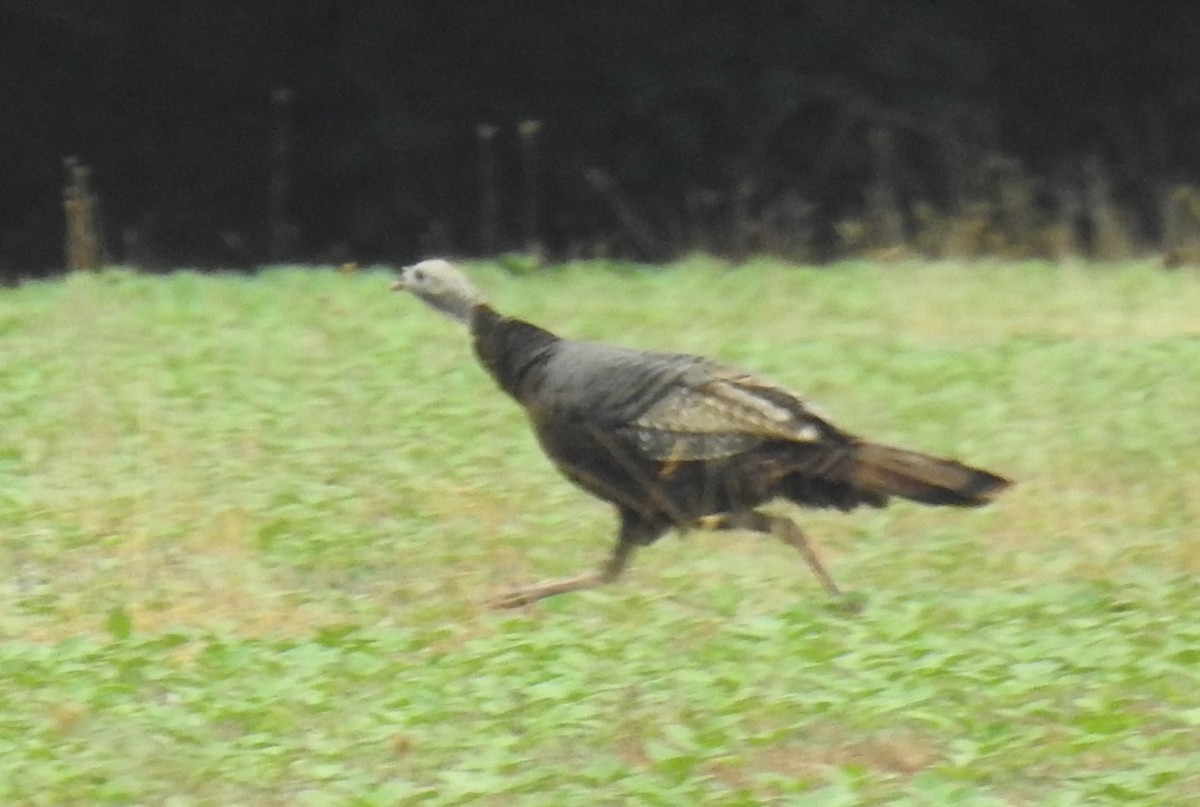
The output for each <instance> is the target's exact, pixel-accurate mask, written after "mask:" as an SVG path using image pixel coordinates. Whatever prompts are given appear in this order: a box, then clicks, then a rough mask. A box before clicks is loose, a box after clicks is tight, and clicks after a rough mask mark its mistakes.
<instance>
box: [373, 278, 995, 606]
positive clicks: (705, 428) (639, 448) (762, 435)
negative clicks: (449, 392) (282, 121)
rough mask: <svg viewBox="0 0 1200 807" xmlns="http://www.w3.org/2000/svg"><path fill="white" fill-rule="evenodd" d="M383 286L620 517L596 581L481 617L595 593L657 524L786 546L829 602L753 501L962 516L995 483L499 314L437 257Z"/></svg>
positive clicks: (719, 368) (725, 381) (728, 374)
mask: <svg viewBox="0 0 1200 807" xmlns="http://www.w3.org/2000/svg"><path fill="white" fill-rule="evenodd" d="M392 288H393V289H394V290H399V289H402V290H406V291H409V292H412V293H413V294H414V295H416V296H417V297H419V298H420V299H421V300H423V301H424V302H426V303H428V304H429V305H430V306H432V307H433V308H435V309H437V310H438V311H441V312H442V313H444V314H446V315H448V316H450V317H451V318H453V319H455V320H457V321H458V322H461V323H463V324H465V325H467V326H468V327H469V328H470V331H471V336H472V339H473V342H474V348H475V354H476V356H478V358H479V360H480V361H481V362H482V363H483V366H484V367H485V368H486V369H487V371H488V372H489V373H490V374H491V375H492V377H493V378H494V379H495V380H496V383H498V384H499V385H500V387H501V388H502V389H503V390H504V391H505V392H507V393H508V394H509V395H511V396H512V397H513V398H515V399H516V400H517V402H518V403H520V404H521V406H522V407H524V409H525V412H526V413H527V414H528V416H529V419H530V421H531V423H532V425H533V429H534V431H535V432H536V434H537V438H538V441H539V442H540V443H541V446H542V448H543V450H544V451H545V452H546V454H547V455H548V456H549V457H550V459H551V460H552V461H553V462H554V464H555V465H556V466H557V467H558V469H559V470H560V471H561V472H562V473H563V474H565V475H566V477H567V478H568V479H570V480H571V481H572V482H574V483H575V484H577V485H578V486H579V487H581V488H583V489H584V490H586V491H588V492H590V493H592V494H594V495H595V496H598V497H600V498H601V499H604V500H605V501H607V502H609V503H611V504H612V505H613V506H614V507H615V508H616V510H617V514H618V517H619V519H620V527H619V530H618V533H617V543H616V547H615V548H614V550H613V552H612V555H611V556H610V557H609V558H608V560H607V562H606V563H605V564H604V565H603V567H602V568H601V569H600V570H598V571H596V572H592V573H588V574H582V575H579V576H577V577H571V578H566V579H562V580H553V581H549V582H543V583H538V584H534V585H530V586H526V587H523V588H518V589H515V590H513V591H510V592H508V593H506V594H504V595H502V596H500V597H498V598H496V599H495V600H494V601H493V604H494V605H495V606H497V607H515V606H519V605H524V604H526V603H530V602H533V601H535V600H539V599H541V598H543V597H548V596H550V595H553V594H561V593H563V592H567V591H576V590H579V589H584V588H592V587H595V586H598V585H601V584H604V583H609V582H611V581H613V580H615V579H616V578H617V576H618V575H620V574H621V571H622V570H623V569H624V568H625V565H626V564H627V562H628V561H629V558H630V555H631V554H632V553H633V550H634V549H635V548H637V547H639V546H646V545H649V544H651V543H653V542H654V541H656V540H657V539H658V538H660V537H661V536H662V535H663V534H664V533H666V532H667V531H668V530H670V529H671V528H673V527H674V528H680V529H687V528H689V527H700V528H706V529H715V530H731V529H746V530H754V531H757V532H762V533H770V534H772V535H774V536H776V537H777V538H779V539H780V540H782V541H783V542H785V543H787V544H790V545H791V546H793V547H795V548H796V549H797V550H799V551H800V552H801V554H802V555H803V556H804V559H805V560H806V561H807V562H808V565H809V566H810V567H811V568H812V570H813V572H814V573H815V574H816V576H817V578H818V579H819V580H820V581H821V583H822V585H824V587H825V589H826V590H827V591H828V592H829V593H830V594H831V595H833V596H835V597H840V596H841V592H840V591H839V589H838V587H837V585H836V584H835V583H834V582H833V580H832V578H830V576H829V574H828V573H827V572H826V571H825V568H824V566H822V564H821V562H820V560H819V559H818V558H817V556H816V554H815V553H814V552H813V550H812V548H811V547H810V546H809V543H808V541H807V539H806V538H805V536H804V534H803V533H802V532H801V531H800V528H799V527H797V526H796V524H795V523H794V522H792V521H791V520H790V519H788V518H786V517H783V516H779V515H773V514H768V513H765V512H763V511H761V510H759V509H757V508H758V507H759V506H760V505H763V504H766V503H767V502H769V501H771V500H773V499H787V500H790V501H792V502H795V503H796V504H799V505H804V506H807V507H820V508H837V509H839V510H851V509H853V508H855V507H859V506H864V505H865V506H869V507H882V506H883V505H885V504H887V502H888V499H889V497H891V496H900V497H902V498H906V499H911V500H913V501H917V502H922V503H924V504H931V505H955V506H965V507H973V506H977V505H982V504H985V503H987V502H989V501H991V499H992V498H993V497H995V496H996V495H997V494H998V493H999V492H1000V491H1002V490H1004V488H1006V487H1008V485H1009V484H1010V483H1009V481H1008V480H1006V479H1004V478H1002V477H1000V476H997V475H996V474H993V473H989V472H987V471H983V470H980V469H977V468H971V467H969V466H966V465H963V464H961V463H958V462H955V461H953V460H946V459H938V458H936V457H930V456H926V455H924V454H919V453H917V452H914V451H906V450H904V449H899V448H892V447H889V446H884V445H879V444H877V443H871V442H868V441H865V440H863V439H861V438H859V437H856V436H854V435H852V434H849V433H847V432H844V431H841V430H840V429H838V428H836V427H835V426H833V425H832V424H831V423H829V422H828V421H827V420H825V419H824V418H823V417H821V416H819V415H817V414H816V413H815V412H814V411H813V410H812V409H811V408H810V407H809V406H808V405H807V404H806V403H804V401H802V400H801V399H800V398H798V397H796V396H795V395H793V394H792V393H790V392H788V391H787V390H785V389H783V388H781V387H778V386H775V385H774V384H771V383H770V382H768V381H764V380H762V379H760V378H756V377H755V376H753V375H750V374H748V373H746V372H743V371H742V370H739V369H736V368H733V367H730V366H727V365H723V364H719V363H717V362H715V361H711V360H709V359H705V358H701V357H699V356H689V355H685V354H678V353H657V352H648V351H642V350H632V349H629V348H621V347H613V346H610V345H603V344H597V343H593V342H576V341H571V340H568V339H563V338H560V337H558V336H556V335H554V334H553V333H550V332H549V331H546V330H543V329H542V328H539V327H537V326H536V325H531V324H529V323H528V322H523V321H522V320H519V319H512V318H510V317H506V316H504V315H502V314H499V313H497V312H496V311H495V310H494V309H493V308H492V307H491V306H489V305H488V304H487V303H486V302H484V301H483V298H482V296H481V295H480V293H479V292H478V290H477V289H476V288H475V286H474V285H473V284H472V283H471V281H470V280H469V279H468V278H467V276H466V275H465V274H464V273H463V272H462V271H460V270H459V269H458V268H457V267H455V266H454V265H453V264H451V263H448V262H447V261H444V260H440V259H434V260H426V261H422V262H420V263H417V264H415V265H413V266H407V267H404V268H402V269H401V270H400V272H399V275H398V277H397V280H396V282H395V284H394V285H393V286H392Z"/></svg>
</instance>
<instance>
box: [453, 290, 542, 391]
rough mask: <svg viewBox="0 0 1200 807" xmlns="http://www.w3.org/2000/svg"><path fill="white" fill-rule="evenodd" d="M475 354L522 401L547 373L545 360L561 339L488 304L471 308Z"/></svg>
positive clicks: (497, 380) (498, 380)
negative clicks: (500, 312) (503, 313)
mask: <svg viewBox="0 0 1200 807" xmlns="http://www.w3.org/2000/svg"><path fill="white" fill-rule="evenodd" d="M471 336H472V338H473V340H474V348H475V355H476V356H478V357H479V361H480V362H481V363H482V364H483V366H484V367H485V368H487V371H488V372H489V373H490V374H491V376H492V378H494V379H496V383H497V384H499V385H500V388H501V389H503V390H504V391H505V392H507V393H508V394H509V395H511V396H512V397H513V398H515V399H517V400H518V401H520V402H521V403H523V404H527V403H528V402H529V401H530V397H531V396H532V395H533V394H534V392H535V390H536V389H537V388H538V387H539V385H540V384H541V382H542V381H543V379H544V377H545V371H546V363H547V362H548V361H549V360H550V358H551V356H552V355H553V353H554V348H555V347H556V346H557V345H558V343H559V342H561V341H562V340H561V339H560V338H559V337H558V336H555V335H554V334H552V333H550V332H549V331H547V330H545V329H543V328H539V327H537V326H536V325H530V324H529V323H528V322H525V321H523V320H519V319H513V318H511V317H506V316H504V315H502V314H499V313H497V312H496V310H495V309H493V308H492V307H491V306H489V305H484V304H480V305H477V306H475V308H474V309H472V311H471Z"/></svg>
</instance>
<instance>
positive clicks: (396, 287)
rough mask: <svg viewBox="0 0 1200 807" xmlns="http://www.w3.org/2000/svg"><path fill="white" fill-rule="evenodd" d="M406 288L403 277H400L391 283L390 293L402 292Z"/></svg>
mask: <svg viewBox="0 0 1200 807" xmlns="http://www.w3.org/2000/svg"><path fill="white" fill-rule="evenodd" d="M406 288H407V286H405V285H404V275H400V276H399V277H397V278H396V280H395V282H393V283H392V291H404V290H405V289H406Z"/></svg>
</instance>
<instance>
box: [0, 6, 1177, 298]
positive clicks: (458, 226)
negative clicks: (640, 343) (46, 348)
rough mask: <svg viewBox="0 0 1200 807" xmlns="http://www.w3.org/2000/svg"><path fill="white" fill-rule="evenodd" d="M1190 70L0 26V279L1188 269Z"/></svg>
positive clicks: (593, 18) (640, 28)
mask: <svg viewBox="0 0 1200 807" xmlns="http://www.w3.org/2000/svg"><path fill="white" fill-rule="evenodd" d="M1197 42H1200V7H1198V6H1197V4H1195V3H1193V2H1186V1H1185V0H1175V1H1174V2H1172V1H1171V0H1163V2H1158V3H1154V4H1153V5H1152V6H1151V5H1147V4H1141V3H1134V2H1119V1H1114V0H976V1H975V2H971V3H963V2H946V1H945V0H941V1H939V0H923V1H921V2H906V3H896V2H888V0H807V2H801V1H799V0H797V1H796V2H782V1H781V0H756V2H753V3H733V2H704V1H703V0H657V1H656V2H644V1H642V2H628V1H623V0H608V1H601V2H590V3H564V2H561V1H560V0H553V1H551V0H524V1H520V0H488V1H487V2H482V1H480V0H475V1H474V2H471V1H469V0H438V2H430V1H429V0H425V1H424V2H404V1H402V0H263V1H262V2H256V3H246V2H242V1H241V0H206V2H191V3H180V2H162V0H109V2H105V3H95V2H92V0H0V70H2V71H3V73H2V74H3V76H4V81H3V82H0V144H2V146H3V147H2V148H0V176H3V182H2V183H0V276H3V277H7V278H10V279H11V278H14V277H20V276H31V275H39V274H45V273H51V272H55V271H58V270H60V269H62V268H63V267H64V266H67V265H70V264H71V263H72V262H73V261H74V262H78V261H80V260H82V261H84V262H86V261H87V260H88V258H89V253H88V250H89V249H90V250H91V251H92V253H94V255H95V258H94V259H95V260H100V261H102V262H113V263H122V264H127V265H132V266H138V267H142V268H146V269H155V268H165V267H175V266H199V267H214V268H216V267H247V266H254V265H260V264H263V263H284V262H289V263H291V262H330V261H335V262H340V261H350V260H355V261H376V260H383V261H391V260H408V259H410V258H412V257H414V256H417V255H421V254H429V253H452V254H458V255H485V254H486V255H492V254H498V253H502V252H519V253H524V254H528V255H531V256H534V257H535V258H546V259H554V260H561V259H567V258H576V257H578V258H597V257H607V256H613V257H620V258H632V259H637V260H649V261H658V260H667V259H671V258H674V257H678V256H680V255H683V254H687V253H690V252H696V251H703V252H707V253H711V254H715V255H719V256H722V257H727V258H730V259H733V260H738V259H741V258H744V257H746V256H747V255H752V254H772V255H777V256H779V257H782V258H786V259H789V260H795V261H825V260H832V259H837V258H840V257H844V256H848V255H868V256H872V257H876V258H886V257H888V256H893V255H919V256H922V257H927V258H935V259H937V258H956V259H958V258H962V259H969V258H975V257H981V256H998V257H1003V258H1046V259H1051V260H1058V259H1062V258H1064V257H1067V256H1082V257H1086V258H1090V259H1096V260H1121V259H1125V258H1128V257H1130V256H1132V255H1138V254H1146V253H1153V254H1155V255H1160V256H1161V257H1162V260H1163V261H1164V263H1166V264H1167V265H1177V264H1179V263H1185V262H1194V261H1195V259H1196V257H1197V255H1200V193H1198V192H1197V191H1196V190H1195V189H1194V187H1193V184H1192V183H1196V182H1200V135H1198V133H1200V49H1198V48H1197V47H1196V43H1197ZM68 159H71V160H73V161H72V162H69V163H66V162H64V160H68ZM64 194H65V196H64ZM81 206H82V207H81ZM81 209H82V210H83V213H80V211H81ZM72 215H74V216H75V219H74V224H72V222H71V217H72ZM89 222H90V224H89ZM73 226H74V227H76V228H78V227H82V228H83V234H82V236H79V237H82V238H84V239H85V240H86V239H91V242H90V245H88V246H85V247H83V248H82V249H83V252H84V254H83V256H82V257H81V256H80V255H79V254H75V255H74V256H72V255H71V254H70V253H71V250H72V249H74V250H75V251H76V253H78V251H79V250H80V249H81V247H80V246H79V244H78V243H76V244H75V245H74V246H73V247H72V246H71V241H72V239H71V237H69V235H68V234H69V233H70V232H71V228H72V227H73ZM89 227H91V228H92V229H91V231H90V232H89V231H88V228H89ZM65 235H68V237H67V238H64V236H65Z"/></svg>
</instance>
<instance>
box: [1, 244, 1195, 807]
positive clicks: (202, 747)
mask: <svg viewBox="0 0 1200 807" xmlns="http://www.w3.org/2000/svg"><path fill="white" fill-rule="evenodd" d="M476 279H477V280H478V282H479V283H480V285H481V286H482V287H484V288H485V289H487V290H488V291H489V293H491V294H492V296H493V300H494V302H495V303H496V305H497V306H498V307H499V308H501V309H503V310H506V311H508V312H510V313H514V314H519V315H521V316H524V317H526V318H528V319H531V320H533V321H535V322H538V323H540V324H543V325H546V326H548V327H552V328H553V329H555V330H557V331H559V332H560V333H563V334H565V335H571V336H576V337H580V338H588V339H599V340H606V341H613V342H618V343H622V344H627V345H632V346H637V347H653V348H660V349H672V350H683V351H688V352H701V353H707V354H710V355H714V356H717V357H720V358H722V359H724V360H727V361H730V362H733V363H736V364H740V365H742V366H744V367H747V368H749V369H752V370H755V371H757V372H760V373H762V374H764V375H766V376H768V377H770V378H773V379H774V380H776V381H779V382H781V383H784V384H786V385H788V386H791V387H793V388H795V389H797V390H800V391H803V392H804V393H805V394H806V395H807V396H808V397H809V398H810V399H811V400H813V401H815V402H817V404H818V405H819V406H820V407H821V408H822V409H823V410H824V411H825V412H826V413H828V414H829V416H830V417H831V418H832V419H833V420H834V421H835V422H836V423H838V424H839V425H841V426H842V427H844V428H847V429H850V430H852V431H857V432H860V433H862V434H865V435H868V436H870V437H872V438H874V439H878V440H885V441H890V442H894V443H899V444H902V445H905V446H908V447H912V448H920V449H924V450H928V451H931V452H937V453H943V454H946V455H950V456H955V457H958V458H960V459H964V460H968V461H970V462H973V463H977V464H980V465H982V466H984V467H987V468H990V469H992V470H996V471H999V472H1001V473H1004V474H1007V475H1010V476H1012V477H1013V478H1015V479H1016V480H1018V482H1019V484H1018V487H1016V488H1015V489H1014V490H1012V491H1011V492H1010V493H1009V494H1007V495H1005V496H1004V497H1002V498H1001V500H1000V501H998V502H997V504H996V505H995V506H994V507H990V508H986V509H983V510H979V511H959V510H944V509H943V510H937V509H930V508H923V507H920V506H917V505H909V504H903V503H902V504H898V505H896V506H894V507H892V508H890V509H888V510H886V511H881V512H875V511H864V512H859V513H853V514H849V515H847V514H840V513H833V514H830V513H799V512H797V511H790V512H792V513H793V514H794V515H797V516H798V518H799V520H800V523H802V524H803V525H804V526H805V527H806V529H807V531H808V533H809V534H810V535H811V536H812V538H813V539H814V540H815V541H816V542H817V544H818V545H819V547H820V550H821V551H822V553H823V555H824V557H825V560H826V563H827V565H828V566H829V568H830V570H831V571H832V573H833V574H834V576H835V578H836V579H837V580H838V581H839V582H840V583H841V584H842V585H843V586H845V587H847V588H849V589H851V590H853V591H855V592H859V593H861V594H863V595H865V597H866V603H867V605H866V609H865V611H864V612H863V613H862V614H859V615H857V616H847V615H844V614H841V613H839V612H837V611H836V610H834V609H831V608H830V607H829V605H828V603H827V601H826V598H825V596H824V595H823V594H822V592H821V590H820V588H819V586H818V584H817V583H816V581H815V580H814V579H813V577H812V575H811V574H810V573H809V571H808V570H807V568H805V566H804V564H803V562H802V561H801V560H800V559H799V558H798V557H796V556H795V555H794V553H792V552H791V550H789V549H788V548H787V547H785V546H783V545H782V544H780V543H778V542H772V541H769V540H763V539H761V538H758V537H756V536H753V535H749V534H739V533H735V534H725V535H717V534H704V533H691V534H689V535H686V536H684V537H682V538H681V539H680V538H675V537H668V538H666V539H664V540H663V541H662V542H661V543H660V544H658V545H656V546H654V547H653V548H651V549H648V550H645V551H644V552H642V553H640V554H639V555H637V556H636V557H635V559H634V563H633V568H632V570H631V571H630V572H629V573H628V575H627V577H625V578H623V579H622V580H621V581H619V582H618V583H616V584H614V585H613V586H611V587H609V588H606V589H602V590H598V591H595V592H588V593H582V594H574V595H566V596H563V597H559V598H554V599H551V600H547V601H546V602H545V603H544V604H542V605H539V606H537V607H533V608H530V609H527V610H524V611H519V612H515V613H493V612H489V611H486V610H485V609H484V608H483V607H482V605H481V602H482V601H483V600H484V599H485V598H486V597H487V596H488V595H491V594H494V593H497V592H499V591H501V590H503V589H504V588H506V587H507V586H510V585H512V584H517V583H524V582H532V581H534V580H537V579H539V578H544V577H550V576H555V575H562V574H570V573H574V572H577V571H581V570H582V569H584V568H586V567H588V566H590V565H592V564H595V563H598V562H599V561H600V560H601V559H602V558H603V557H604V556H605V554H606V553H607V552H608V550H609V547H610V543H611V539H612V533H613V525H614V519H613V518H612V516H611V514H610V513H609V512H608V510H607V509H606V507H605V506H603V505H601V504H600V503H598V502H596V501H595V500H593V499H591V498H590V497H588V496H587V495H585V494H583V493H581V492H579V491H576V490H575V489H574V488H572V487H571V486H570V485H569V484H568V483H566V482H565V481H563V480H562V479H560V478H559V477H558V475H557V474H556V473H555V471H554V470H553V469H552V468H551V466H550V465H549V463H548V462H547V461H546V460H545V459H544V458H543V457H542V456H541V454H540V453H539V451H538V449H537V447H536V446H535V444H534V442H533V439H532V436H531V435H530V433H529V431H528V429H527V427H526V425H525V423H524V419H523V416H522V414H521V413H520V411H519V410H518V409H517V407H516V406H515V405H514V404H513V403H512V402H510V401H509V400H508V399H506V398H504V397H503V396H502V394H501V393H500V392H499V391H498V390H496V389H494V388H493V387H492V385H491V382H490V381H489V379H488V378H487V377H486V376H485V375H484V373H483V371H482V370H481V369H480V368H479V367H478V366H477V365H476V364H475V363H474V361H473V359H472V357H471V356H470V353H469V347H468V344H467V340H466V335H465V334H464V333H463V332H462V331H461V330H460V329H459V328H458V327H457V326H455V325H454V324H453V323H451V322H450V321H449V320H446V319H444V318H442V317H440V316H438V315H437V314H436V313H433V312H431V311H429V310H427V309H425V308H424V307H423V306H421V305H420V304H419V303H418V302H417V301H416V300H413V299H411V298H410V297H407V296H402V295H393V294H389V293H388V292H387V286H388V283H389V277H388V275H387V274H386V273H385V272H382V271H379V272H374V271H367V272H361V273H358V274H354V275H341V274H338V273H336V272H333V271H301V270H273V271H267V272H264V273H263V274H261V275H259V276H257V277H254V278H246V277H205V276H200V275H196V274H190V273H179V274H176V275H172V276H168V277H143V276H137V275H130V274H125V273H118V272H113V273H102V274H100V275H94V276H93V275H89V276H76V277H71V278H67V279H63V280H58V281H52V282H45V283H29V284H26V285H23V286H21V287H19V288H15V289H4V290H0V424H2V426H0V428H2V429H3V431H2V432H0V540H2V542H3V543H2V546H0V549H2V551H0V570H2V575H0V586H2V588H0V599H2V604H0V635H2V637H3V642H2V643H0V803H3V804H13V805H17V804H24V805H60V804H61V805H67V804H71V805H76V804H80V805H82V804H87V805H133V804H145V805H159V804H161V805H177V806H182V805H235V804H240V805H280V806H282V805H397V804H422V805H451V804H475V803H478V804H487V805H597V804H614V805H616V804H647V805H688V806H689V807H692V806H693V805H701V804H703V805H754V804H766V803H798V804H799V803H802V804H805V805H825V806H827V807H831V806H832V805H860V804H866V805H1056V806H1057V807H1069V806H1071V805H1085V804H1087V805H1093V804H1120V805H1130V804H1135V805H1186V804H1200V796H1198V795H1197V794H1200V618H1198V613H1197V610H1198V609H1197V606H1198V604H1200V584H1198V583H1197V580H1196V576H1197V572H1200V548H1198V544H1197V539H1198V537H1200V536H1198V535H1197V526H1198V525H1200V504H1198V503H1197V500H1198V498H1200V496H1198V492H1200V277H1197V276H1196V275H1195V274H1189V273H1186V272H1180V273H1173V274H1171V273H1163V272H1159V271H1156V270H1154V269H1152V268H1151V267H1149V266H1140V265H1134V266H1128V267H1121V268H1104V267H1091V268H1086V267H1078V266H1077V267H1063V268H1054V267H1048V266H1035V265H983V266H978V267H961V266H952V265H911V266H908V265H898V266H893V267H874V266H869V265H865V264H862V265H852V264H848V265H844V266H842V267H838V268H836V269H831V270H812V269H790V268H787V267H784V266H780V265H775V264H771V263H769V262H763V263H758V264H754V265H751V266H747V267H745V268H744V269H741V270H738V271H727V270H723V269H722V268H721V267H719V266H716V265H713V264H709V263H706V262H704V261H700V260H696V261H692V262H689V263H686V264H683V265H680V266H677V267H674V268H673V269H671V270H670V271H650V270H638V269H633V268H620V267H615V268H614V267H599V266H591V267H589V266H575V267H567V268H563V269H561V270H550V271H546V272H544V273H541V274H538V275H535V276H531V277H525V278H515V277H512V276H510V275H506V274H504V273H503V272H501V271H499V270H497V269H496V268H494V267H488V266H480V267H478V268H477V271H476Z"/></svg>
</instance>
